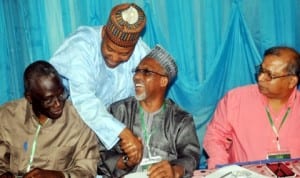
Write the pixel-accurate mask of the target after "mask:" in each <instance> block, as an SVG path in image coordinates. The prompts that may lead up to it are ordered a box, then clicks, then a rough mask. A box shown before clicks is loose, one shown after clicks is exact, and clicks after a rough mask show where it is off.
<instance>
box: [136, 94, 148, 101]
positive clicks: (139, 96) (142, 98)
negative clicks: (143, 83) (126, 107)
mask: <svg viewBox="0 0 300 178" xmlns="http://www.w3.org/2000/svg"><path fill="white" fill-rule="evenodd" d="M134 97H135V99H136V100H138V101H142V100H144V99H146V97H147V94H146V92H143V93H142V94H140V95H135V96H134Z"/></svg>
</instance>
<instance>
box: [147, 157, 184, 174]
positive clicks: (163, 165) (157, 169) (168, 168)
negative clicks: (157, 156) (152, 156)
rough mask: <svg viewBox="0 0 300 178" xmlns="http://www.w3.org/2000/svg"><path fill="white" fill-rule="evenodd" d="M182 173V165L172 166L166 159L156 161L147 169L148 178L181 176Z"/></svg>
mask: <svg viewBox="0 0 300 178" xmlns="http://www.w3.org/2000/svg"><path fill="white" fill-rule="evenodd" d="M183 174H184V168H183V167H182V166H179V165H173V166H172V165H171V164H170V163H169V161H167V160H163V161H161V162H159V163H156V164H154V165H152V166H151V167H150V168H149V169H148V176H149V178H160V177H164V178H179V177H183Z"/></svg>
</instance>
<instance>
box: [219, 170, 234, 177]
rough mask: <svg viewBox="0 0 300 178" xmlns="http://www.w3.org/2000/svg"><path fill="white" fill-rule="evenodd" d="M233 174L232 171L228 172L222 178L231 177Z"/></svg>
mask: <svg viewBox="0 0 300 178" xmlns="http://www.w3.org/2000/svg"><path fill="white" fill-rule="evenodd" d="M231 173H232V171H230V172H227V173H226V174H224V175H222V176H221V177H220V178H225V177H226V176H228V175H230V174H231Z"/></svg>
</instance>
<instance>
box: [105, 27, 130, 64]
mask: <svg viewBox="0 0 300 178" xmlns="http://www.w3.org/2000/svg"><path fill="white" fill-rule="evenodd" d="M133 50H134V46H132V47H126V48H124V47H121V46H118V45H116V44H115V43H113V42H112V41H111V40H110V39H109V38H108V37H107V35H106V34H105V30H104V29H103V30H102V44H101V52H102V55H103V58H104V60H105V64H106V65H107V66H108V67H109V68H115V67H117V66H118V65H119V64H121V63H123V62H127V61H128V60H129V58H130V56H131V55H132V53H133Z"/></svg>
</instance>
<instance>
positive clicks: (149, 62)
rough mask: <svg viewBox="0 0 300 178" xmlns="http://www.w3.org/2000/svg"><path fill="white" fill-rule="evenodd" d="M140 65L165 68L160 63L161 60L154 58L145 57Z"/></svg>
mask: <svg viewBox="0 0 300 178" xmlns="http://www.w3.org/2000/svg"><path fill="white" fill-rule="evenodd" d="M139 67H148V68H156V69H157V68H158V69H162V70H163V67H162V66H161V65H160V64H159V62H158V61H157V60H155V59H153V58H144V59H143V60H142V61H141V62H140V64H139Z"/></svg>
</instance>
